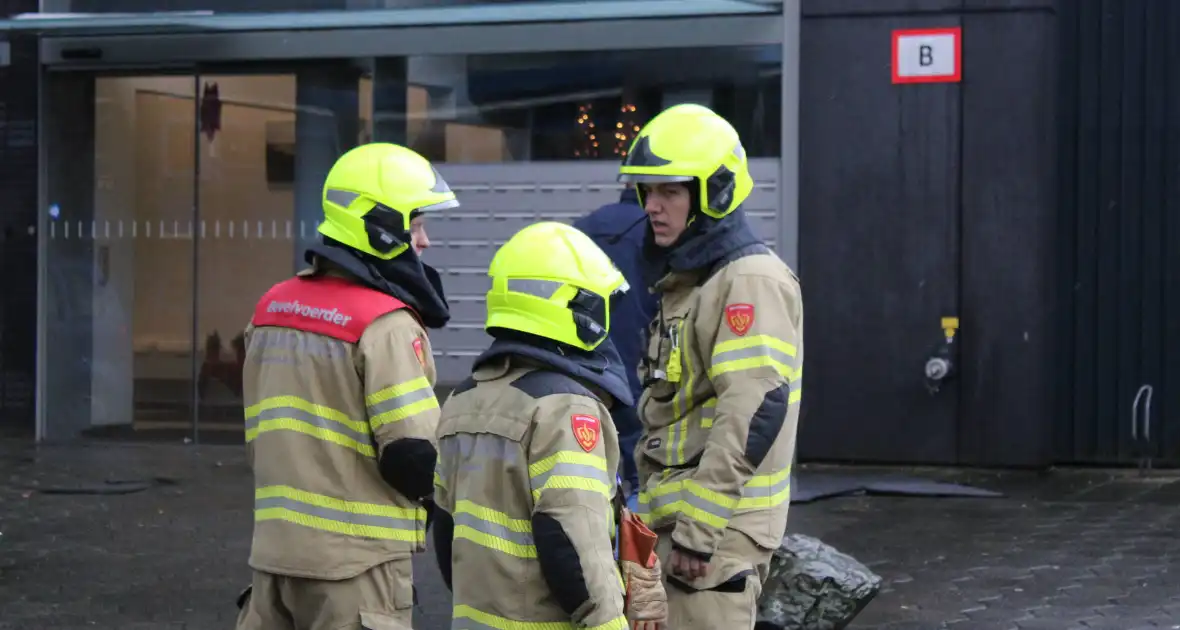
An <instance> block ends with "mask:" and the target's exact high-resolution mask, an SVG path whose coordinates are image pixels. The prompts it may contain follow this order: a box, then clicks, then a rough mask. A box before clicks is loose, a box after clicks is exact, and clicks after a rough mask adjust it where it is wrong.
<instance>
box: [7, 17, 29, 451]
mask: <svg viewBox="0 0 1180 630" xmlns="http://www.w3.org/2000/svg"><path fill="white" fill-rule="evenodd" d="M36 10H37V2H36V0H0V15H9V14H15V13H21V12H26V11H36ZM10 50H11V59H10V61H11V63H10V65H8V66H7V67H0V269H2V270H3V273H4V284H3V288H2V290H0V435H7V434H13V433H16V434H20V435H29V434H31V433H32V431H33V429H34V422H35V420H34V386H35V385H34V384H35V382H36V378H35V376H36V356H37V354H36V352H37V349H36V331H37V273H36V270H37V235H36V233H35V232H32V231H30V229H29V228H30V227H31V226H35V225H36V223H37V44H36V42H35V41H31V40H27V39H26V40H17V41H13V42H10Z"/></svg>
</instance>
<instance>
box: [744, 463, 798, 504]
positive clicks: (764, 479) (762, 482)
mask: <svg viewBox="0 0 1180 630" xmlns="http://www.w3.org/2000/svg"><path fill="white" fill-rule="evenodd" d="M790 500H791V469H790V468H789V467H788V468H784V469H782V470H780V471H778V472H775V473H768V474H765V475H755V476H754V478H753V479H751V480H750V481H749V482H747V483H746V485H745V487H744V488H743V489H742V499H741V501H738V507H737V509H739V510H758V509H769V508H774V507H778V506H780V505H782V504H784V503H786V502H787V501H790Z"/></svg>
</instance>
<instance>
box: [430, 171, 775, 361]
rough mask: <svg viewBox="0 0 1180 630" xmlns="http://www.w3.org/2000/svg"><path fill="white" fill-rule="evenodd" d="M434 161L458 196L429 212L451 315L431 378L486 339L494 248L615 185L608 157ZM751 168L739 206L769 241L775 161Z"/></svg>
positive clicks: (598, 201) (434, 261) (572, 214)
mask: <svg viewBox="0 0 1180 630" xmlns="http://www.w3.org/2000/svg"><path fill="white" fill-rule="evenodd" d="M438 169H439V171H440V172H441V173H442V175H443V177H445V178H446V180H447V183H448V184H450V186H451V188H452V189H454V191H455V194H456V195H458V197H459V201H460V203H461V204H462V205H461V206H460V207H458V208H455V209H454V210H446V211H444V212H442V213H439V214H438V215H432V216H431V219H430V224H429V230H430V241H431V248H430V251H429V252H427V254H426V260H427V262H429V263H430V264H431V265H434V266H435V268H437V269H438V270H439V272H440V273H441V274H442V278H443V283H444V284H445V286H446V291H447V299H448V300H449V301H450V304H451V323H450V324H448V325H447V327H446V328H445V329H443V330H438V331H433V332H432V334H431V344H432V345H433V347H434V353H435V360H436V362H437V365H438V379H439V382H440V383H443V384H454V383H457V382H458V381H461V380H462V379H464V378H466V377H467V375H468V374H469V373H470V369H471V362H472V360H473V359H474V358H475V357H476V356H478V355H479V353H480V352H482V351H483V350H484V348H486V347H487V346H488V344H489V343H490V342H491V340H490V338H489V337H488V336H487V335H486V334H485V333H484V332H483V321H484V295H485V294H486V293H487V291H488V288H489V286H490V281H489V279H488V276H487V269H488V264H489V263H490V262H491V260H492V254H493V253H495V251H496V248H498V247H499V246H500V245H503V244H504V241H506V240H507V239H508V238H509V237H511V236H512V235H513V234H515V233H516V232H517V231H518V230H520V229H521V228H523V227H525V226H526V225H529V224H531V223H536V222H537V221H562V222H565V223H572V222H573V221H574V220H575V219H577V218H578V217H580V216H582V215H583V214H586V213H588V212H590V211H592V210H594V209H595V208H598V207H599V206H602V205H604V204H607V203H611V202H613V201H616V200H617V199H618V197H619V192H620V190H621V188H620V186H619V184H617V183H615V176H616V174H617V173H618V165H617V164H616V163H614V162H556V163H553V162H549V163H546V162H527V163H514V164H512V163H510V164H480V165H462V164H441V165H439V166H438ZM751 171H752V174H753V176H754V181H755V188H754V192H753V194H751V195H750V198H749V200H747V201H746V204H745V209H746V212H747V213H748V214H749V215H750V217H751V222H752V223H753V224H754V229H755V230H756V231H757V232H758V233H759V235H760V236H762V237H763V238H765V239H766V240H767V243H768V244H769V245H770V246H771V247H773V246H774V240H775V238H776V237H777V235H778V233H779V229H778V206H779V203H778V186H777V180H778V173H779V161H778V160H777V159H757V160H753V161H752V162H751ZM620 227H622V226H620Z"/></svg>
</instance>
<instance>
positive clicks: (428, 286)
mask: <svg viewBox="0 0 1180 630" xmlns="http://www.w3.org/2000/svg"><path fill="white" fill-rule="evenodd" d="M316 256H319V257H320V258H324V259H325V260H328V261H331V262H332V263H333V264H335V265H336V266H338V267H340V268H341V269H344V270H345V271H347V272H348V273H350V274H352V275H354V276H356V277H357V278H358V279H359V280H360V281H361V282H363V283H365V284H366V285H368V286H369V287H372V288H374V289H376V290H378V291H381V292H382V293H386V294H389V295H391V296H393V297H395V298H397V299H399V300H401V301H402V302H405V304H406V306H409V307H410V308H411V309H413V310H414V312H415V313H417V315H418V317H419V318H420V319H421V320H422V324H423V325H424V326H426V327H427V328H442V327H443V326H445V325H446V324H447V322H448V321H450V319H451V310H450V306H449V305H448V304H447V298H446V294H445V293H444V292H443V286H442V279H441V278H440V277H439V275H438V272H437V271H435V269H434V268H433V267H431V266H430V265H427V264H425V263H423V262H422V259H421V258H419V257H418V254H416V253H415V252H414V249H413V248H408V249H406V251H404V252H402V253H401V254H400V255H398V256H397V257H396V258H394V259H392V260H381V259H380V258H377V257H376V256H370V255H368V254H365V253H364V252H360V251H357V250H355V249H353V248H351V247H348V246H347V245H344V244H343V243H340V242H338V241H335V240H333V239H330V238H327V237H321V242H319V243H316V244H315V245H312V246H311V247H308V248H307V250H306V252H304V254H303V257H304V259H305V260H306V261H307V262H308V264H314V262H315V258H316Z"/></svg>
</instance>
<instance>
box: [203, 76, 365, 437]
mask: <svg viewBox="0 0 1180 630" xmlns="http://www.w3.org/2000/svg"><path fill="white" fill-rule="evenodd" d="M198 84H199V95H198V96H197V98H198V101H199V102H198V104H197V111H198V112H199V128H200V135H199V136H198V137H197V140H196V141H197V144H198V145H199V148H198V154H199V161H198V164H197V169H196V171H197V175H196V177H197V182H198V184H197V193H198V194H197V197H198V202H197V218H196V225H197V234H198V236H197V241H196V242H197V252H196V261H197V262H196V269H197V274H196V295H195V299H196V305H197V309H196V310H197V320H196V321H197V325H196V327H195V341H196V348H195V353H196V354H195V356H196V357H197V359H198V360H197V364H198V366H197V368H196V388H197V393H198V406H197V410H198V413H197V419H196V423H197V425H196V426H197V429H198V432H199V435H200V439H201V440H202V441H205V442H210V441H213V442H222V441H225V442H233V443H241V441H242V439H243V428H244V425H243V415H242V361H243V359H244V354H245V345H244V343H243V337H242V334H243V331H244V329H245V327H246V325H247V324H248V323H249V321H250V318H251V315H252V314H253V309H254V306H255V304H256V303H257V301H258V300H259V298H261V296H262V294H263V293H265V292H266V290H267V289H269V288H270V287H271V286H273V285H274V284H275V283H277V282H280V281H282V280H285V279H287V278H289V277H291V276H292V275H293V274H294V273H295V272H296V271H297V270H299V269H301V268H303V267H304V266H305V264H304V261H303V251H304V248H305V246H306V244H307V243H309V242H313V241H314V239H315V234H316V227H317V226H318V225H319V222H320V220H322V217H323V210H322V206H321V201H320V199H321V189H322V186H323V182H324V177H325V176H326V175H327V174H328V170H329V169H330V168H331V166H332V164H333V163H334V162H335V161H336V159H337V158H338V157H339V156H340V155H342V154H343V153H344V152H345V151H347V150H348V149H351V148H352V147H354V146H356V145H357V144H358V143H360V142H364V141H367V140H368V137H370V134H369V129H370V128H371V120H372V116H371V115H370V114H369V110H370V109H371V108H370V107H369V105H370V103H371V99H370V98H369V95H370V94H371V90H370V85H371V82H370V80H369V77H368V73H367V71H366V69H365V68H364V67H363V66H361V65H359V64H354V63H352V62H350V61H348V60H343V61H339V62H316V63H307V64H301V65H287V66H284V67H283V68H281V69H279V70H278V71H272V72H253V71H252V72H249V73H243V72H241V71H233V70H230V71H224V72H205V73H202V74H200V75H198Z"/></svg>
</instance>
